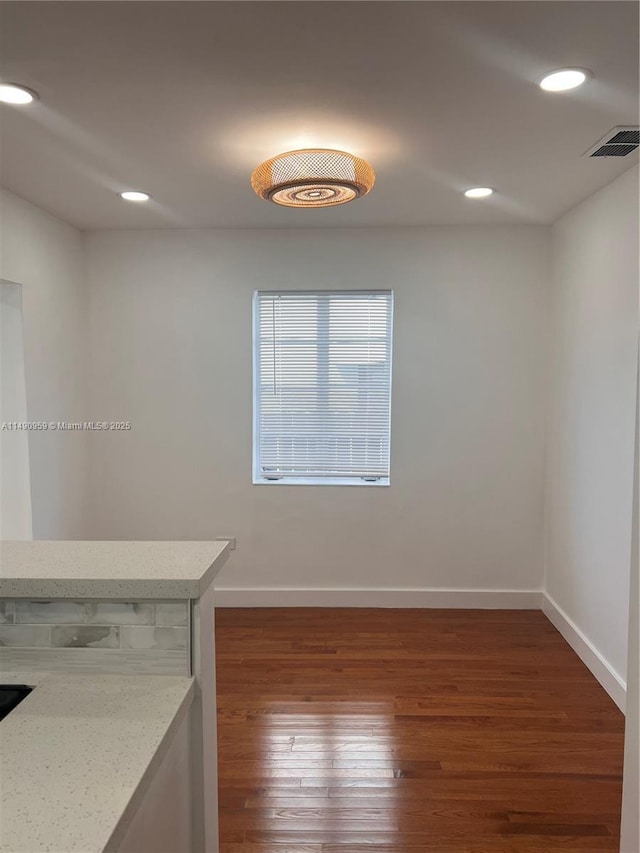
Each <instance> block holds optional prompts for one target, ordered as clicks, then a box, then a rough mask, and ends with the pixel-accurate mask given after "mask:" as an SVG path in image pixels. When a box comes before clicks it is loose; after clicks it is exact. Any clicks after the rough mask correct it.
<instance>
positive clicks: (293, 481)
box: [251, 288, 395, 487]
mask: <svg viewBox="0 0 640 853" xmlns="http://www.w3.org/2000/svg"><path fill="white" fill-rule="evenodd" d="M334 293H335V294H340V295H345V296H348V295H349V294H354V295H358V296H361V295H362V294H366V295H372V296H375V295H376V294H384V295H388V296H390V330H389V423H388V435H389V472H388V475H387V476H385V477H377V478H376V479H368V478H367V479H365V478H363V477H357V476H353V475H348V476H345V477H318V476H313V475H310V476H308V477H305V476H287V475H279V476H277V477H273V478H272V479H268V478H266V477H265V476H264V475H263V474H262V472H261V470H260V458H259V446H260V445H259V436H260V394H259V385H260V383H259V371H260V346H259V344H260V331H259V326H258V321H259V313H258V312H259V300H260V297H261V296H265V295H266V296H270V295H273V296H278V295H294V296H295V295H296V294H304V295H312V294H334ZM394 309H395V292H394V290H393V288H326V289H320V288H308V289H301V288H282V289H278V290H272V289H269V290H266V289H265V290H262V289H257V290H254V291H253V297H252V321H251V331H252V336H251V347H252V368H253V385H252V406H253V413H252V437H251V438H252V447H251V452H252V482H253V485H254V486H374V487H386V486H390V485H391V413H392V398H393V322H394Z"/></svg>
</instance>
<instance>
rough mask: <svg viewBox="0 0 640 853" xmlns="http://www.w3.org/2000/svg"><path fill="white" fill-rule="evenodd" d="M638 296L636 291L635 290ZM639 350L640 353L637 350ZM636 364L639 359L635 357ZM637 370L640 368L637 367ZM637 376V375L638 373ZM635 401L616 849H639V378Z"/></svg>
mask: <svg viewBox="0 0 640 853" xmlns="http://www.w3.org/2000/svg"><path fill="white" fill-rule="evenodd" d="M638 295H639V296H640V293H639V294H638ZM639 354H640V353H639ZM638 365H639V367H640V359H639V361H638ZM639 372H640V371H639ZM638 379H639V380H640V375H639V377H638ZM638 394H639V399H638V400H637V401H636V440H635V466H634V469H635V470H634V489H633V522H632V539H631V584H630V598H629V662H628V666H627V702H626V725H625V730H624V736H625V741H624V785H623V788H622V827H621V841H620V853H636V850H640V557H639V554H640V547H639V546H640V542H639V541H638V539H639V534H640V529H639V528H640V525H639V523H638V522H639V519H638V512H639V511H640V501H639V500H638V485H639V483H638V467H639V464H640V405H638V403H640V381H639V383H638Z"/></svg>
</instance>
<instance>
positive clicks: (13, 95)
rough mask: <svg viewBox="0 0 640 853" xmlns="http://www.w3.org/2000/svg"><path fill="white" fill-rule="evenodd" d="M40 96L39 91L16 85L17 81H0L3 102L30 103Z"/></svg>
mask: <svg viewBox="0 0 640 853" xmlns="http://www.w3.org/2000/svg"><path fill="white" fill-rule="evenodd" d="M37 97H38V94H37V92H34V91H32V90H31V89H25V87H24V86H16V84H15V83H0V101H2V103H3V104H20V105H22V104H30V103H32V102H33V101H35V100H36V98H37Z"/></svg>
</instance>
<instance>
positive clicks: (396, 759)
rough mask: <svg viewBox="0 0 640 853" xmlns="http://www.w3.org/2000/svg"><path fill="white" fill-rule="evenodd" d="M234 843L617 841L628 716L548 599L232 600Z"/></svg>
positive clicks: (487, 850)
mask: <svg viewBox="0 0 640 853" xmlns="http://www.w3.org/2000/svg"><path fill="white" fill-rule="evenodd" d="M216 618H217V629H216V637H217V660H218V703H219V711H218V727H219V728H218V740H219V774H220V784H219V787H220V822H221V853H425V852H426V851H429V853H507V851H508V853H511V851H522V853H556V851H566V850H574V851H582V853H609V851H617V850H618V845H619V836H618V832H619V830H618V824H619V814H620V798H621V789H622V756H623V725H624V724H623V716H622V714H621V713H620V712H619V711H618V709H617V708H616V707H615V705H614V704H613V702H612V701H611V700H610V699H609V697H608V696H607V694H606V693H605V692H604V690H603V689H602V688H601V687H600V686H599V685H598V683H597V682H596V681H595V679H594V678H593V677H592V676H591V674H590V673H589V672H588V670H587V669H586V668H585V666H584V665H583V664H582V662H581V661H580V660H579V659H578V657H577V656H576V655H575V654H574V652H573V651H572V650H571V649H570V648H569V646H568V645H567V644H566V643H565V641H564V640H563V639H562V637H561V636H560V634H558V632H557V631H556V630H555V628H553V626H552V625H551V624H550V623H549V622H548V621H547V619H546V618H545V616H543V614H542V613H540V612H536V611H479V610H474V611H469V610H464V611H461V610H361V609H340V610H334V609H278V610H276V609H255V610H231V609H229V610H226V609H221V610H218V611H217V613H216Z"/></svg>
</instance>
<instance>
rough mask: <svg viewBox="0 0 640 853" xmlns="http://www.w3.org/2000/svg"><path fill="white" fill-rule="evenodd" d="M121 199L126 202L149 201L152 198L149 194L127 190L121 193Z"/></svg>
mask: <svg viewBox="0 0 640 853" xmlns="http://www.w3.org/2000/svg"><path fill="white" fill-rule="evenodd" d="M120 198H123V199H124V200H125V201H149V199H150V198H151V196H150V195H148V194H147V193H140V192H138V191H137V190H127V191H126V192H123V193H120Z"/></svg>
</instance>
